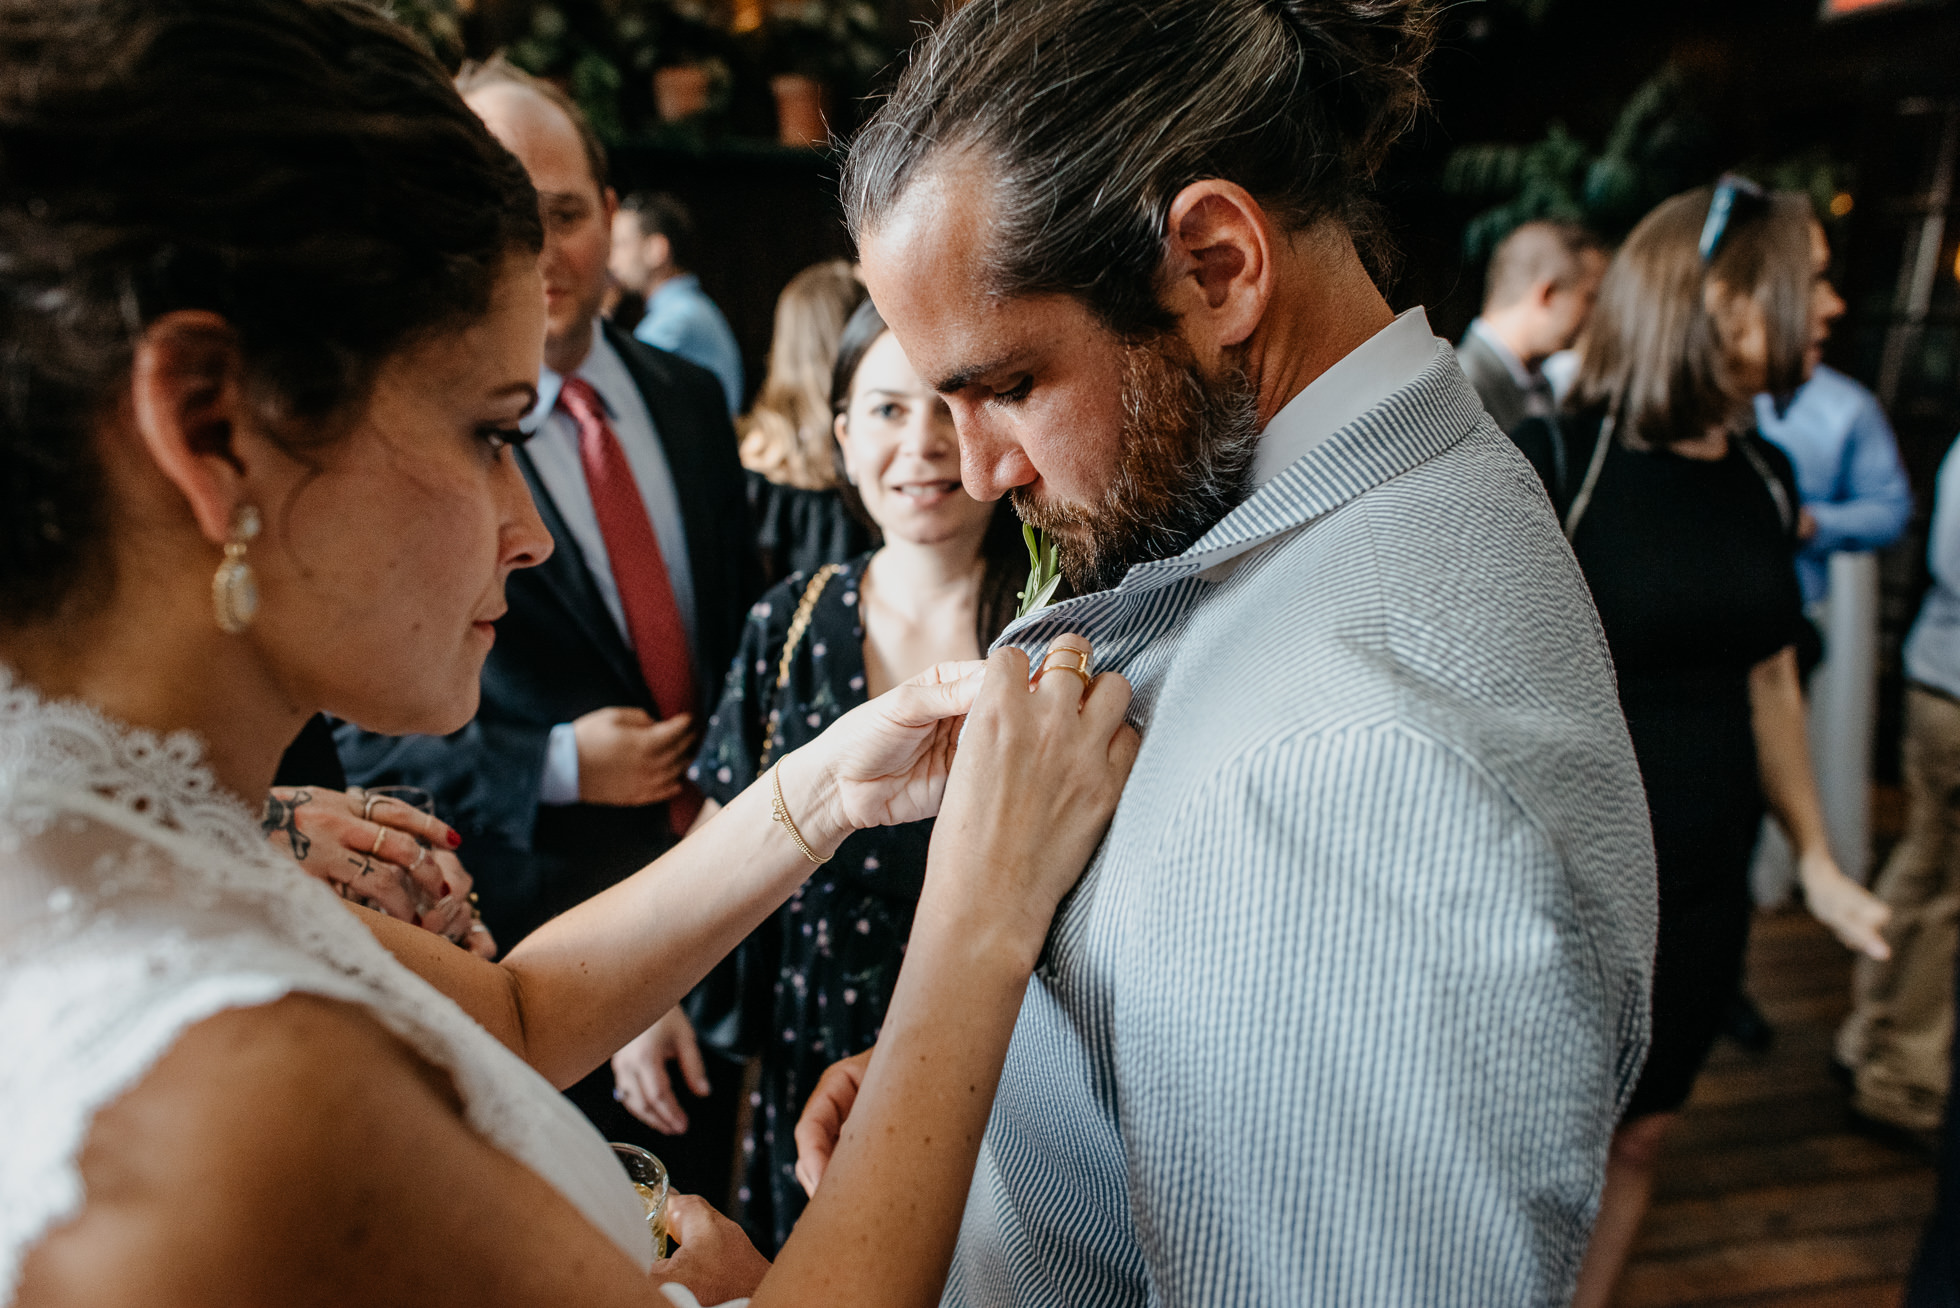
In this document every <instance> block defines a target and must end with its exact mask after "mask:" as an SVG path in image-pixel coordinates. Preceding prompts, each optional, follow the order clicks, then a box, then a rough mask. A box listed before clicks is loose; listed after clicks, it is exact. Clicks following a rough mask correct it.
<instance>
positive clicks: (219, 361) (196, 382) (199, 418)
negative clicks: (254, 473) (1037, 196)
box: [130, 309, 251, 545]
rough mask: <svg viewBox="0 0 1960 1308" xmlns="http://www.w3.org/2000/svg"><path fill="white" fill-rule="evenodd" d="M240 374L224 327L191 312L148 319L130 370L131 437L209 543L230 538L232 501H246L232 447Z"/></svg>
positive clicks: (242, 403) (241, 413) (234, 345)
mask: <svg viewBox="0 0 1960 1308" xmlns="http://www.w3.org/2000/svg"><path fill="white" fill-rule="evenodd" d="M243 374H244V365H243V360H242V359H241V357H240V355H239V352H238V337H237V334H236V333H235V332H234V331H233V330H232V327H231V324H229V323H227V322H226V321H225V320H224V319H223V318H221V317H219V316H218V315H217V314H215V313H208V312H205V311H203V310H191V309H186V310H180V311H178V312H176V313H170V314H165V315H164V316H163V317H161V318H159V319H157V320H156V321H155V322H153V323H151V324H150V326H149V327H148V329H146V330H145V331H144V333H143V336H142V339H141V340H139V341H138V342H137V343H136V352H135V359H134V361H133V364H132V366H131V368H130V410H131V413H132V415H133V417H134V421H135V435H136V439H137V440H138V441H139V442H140V443H141V445H142V448H143V449H144V450H146V451H147V452H148V453H149V456H150V458H151V459H152V460H154V461H155V463H156V466H157V468H158V470H159V471H161V472H162V473H163V475H164V477H165V478H166V479H167V480H168V481H169V482H170V483H171V484H172V485H174V486H175V487H176V488H177V490H178V491H179V492H180V493H181V494H182V495H183V497H184V500H185V502H186V503H187V504H189V505H190V510H191V515H192V517H194V518H195V519H196V521H197V526H198V530H199V531H200V532H201V533H202V534H203V535H204V537H205V539H206V540H209V541H210V542H211V543H212V544H214V545H221V544H223V543H224V542H225V541H226V540H227V539H228V538H229V537H230V535H231V532H232V521H233V517H234V515H235V514H236V513H237V511H238V508H239V506H240V505H242V504H245V503H248V502H250V500H251V496H250V494H249V490H248V481H249V479H250V474H249V470H248V468H247V461H246V458H245V457H244V456H243V455H242V453H241V451H240V448H239V446H240V437H241V435H242V434H243V432H244V430H245V429H246V416H247V414H246V398H245V385H244V375H243Z"/></svg>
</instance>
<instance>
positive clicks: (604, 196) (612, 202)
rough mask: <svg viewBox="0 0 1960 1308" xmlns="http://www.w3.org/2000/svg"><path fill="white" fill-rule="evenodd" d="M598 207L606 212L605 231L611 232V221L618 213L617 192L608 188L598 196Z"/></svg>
mask: <svg viewBox="0 0 1960 1308" xmlns="http://www.w3.org/2000/svg"><path fill="white" fill-rule="evenodd" d="M599 207H600V208H601V209H603V210H605V211H606V231H607V233H608V234H610V233H611V232H612V221H613V219H614V218H615V217H616V216H617V215H618V213H619V192H618V191H615V190H613V188H612V187H610V186H608V187H607V188H606V189H605V190H604V191H602V192H600V194H599Z"/></svg>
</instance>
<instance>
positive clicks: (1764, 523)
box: [1512, 178, 1886, 1306]
mask: <svg viewBox="0 0 1960 1308" xmlns="http://www.w3.org/2000/svg"><path fill="white" fill-rule="evenodd" d="M1829 263H1830V251H1829V248H1828V246H1827V245H1826V244H1825V241H1824V233H1823V229H1822V227H1821V226H1820V225H1819V223H1818V222H1817V220H1816V218H1815V217H1814V216H1813V215H1812V213H1811V211H1810V207H1809V203H1808V202H1807V201H1806V200H1805V199H1804V198H1803V197H1801V196H1797V195H1786V194H1769V193H1765V192H1763V191H1762V190H1760V189H1759V188H1757V187H1755V186H1753V185H1751V184H1750V183H1748V182H1746V181H1744V180H1743V179H1740V178H1724V179H1723V181H1722V182H1721V183H1720V184H1719V185H1717V186H1716V187H1713V188H1709V187H1703V188H1702V189H1700V190H1697V191H1690V192H1688V193H1686V194H1683V195H1678V196H1675V197H1674V198H1673V199H1671V200H1668V201H1666V202H1664V203H1663V204H1661V205H1660V206H1659V207H1658V208H1656V209H1655V210H1654V211H1653V212H1652V213H1650V214H1648V215H1647V217H1646V218H1645V219H1643V220H1642V221H1641V223H1640V225H1639V226H1638V227H1636V228H1635V229H1634V230H1633V233H1632V235H1630V236H1629V237H1628V238H1627V240H1626V243H1625V244H1624V245H1623V246H1621V247H1620V250H1619V252H1618V254H1616V255H1615V256H1614V258H1613V262H1612V264H1611V266H1610V267H1609V268H1608V270H1607V273H1606V280H1605V282H1604V284H1603V285H1602V286H1601V288H1600V298H1599V306H1598V308H1597V310H1596V311H1595V313H1594V315H1593V318H1592V321H1591V324H1590V325H1589V326H1588V328H1587V333H1586V336H1585V338H1584V340H1583V341H1582V342H1581V346H1580V350H1581V363H1580V371H1579V375H1578V378H1577V381H1576V382H1575V384H1574V388H1573V391H1572V394H1571V395H1570V397H1568V399H1567V401H1566V410H1567V411H1566V413H1565V414H1563V415H1562V416H1561V417H1560V420H1559V422H1558V423H1557V424H1556V426H1554V425H1553V424H1551V423H1547V422H1545V421H1543V420H1540V419H1533V420H1530V421H1527V422H1526V423H1524V424H1523V425H1522V426H1520V427H1519V428H1518V429H1517V430H1516V431H1515V432H1513V433H1512V438H1513V439H1514V440H1515V441H1516V442H1517V444H1518V445H1519V447H1520V448H1521V449H1522V450H1523V451H1524V452H1525V454H1526V456H1527V457H1529V458H1530V459H1531V461H1532V463H1533V465H1534V466H1535V467H1536V468H1537V469H1538V472H1539V475H1540V476H1541V477H1542V478H1543V480H1544V482H1545V486H1546V489H1547V491H1548V492H1549V493H1550V495H1551V498H1552V506H1553V508H1554V509H1555V510H1556V511H1557V513H1558V515H1559V518H1560V520H1561V522H1562V523H1563V524H1564V526H1565V531H1566V535H1567V537H1568V539H1570V540H1571V542H1572V548H1573V552H1574V553H1575V554H1576V555H1577V557H1578V561H1579V565H1580V567H1581V568H1582V569H1583V570H1584V572H1585V574H1586V580H1587V583H1588V585H1589V586H1590V587H1591V589H1592V593H1593V599H1594V602H1595V603H1596V604H1597V605H1598V606H1599V615H1600V622H1601V625H1602V626H1603V627H1604V629H1605V634H1606V640H1607V643H1608V645H1609V646H1610V648H1611V650H1612V654H1613V662H1614V667H1615V670H1616V672H1617V673H1618V677H1619V687H1620V702H1621V706H1622V708H1623V709H1624V710H1625V712H1626V717H1627V727H1628V730H1629V732H1630V733H1631V735H1632V737H1633V746H1634V753H1635V755H1636V756H1637V757H1638V759H1639V762H1640V769H1641V777H1642V780H1643V782H1644V783H1645V785H1646V787H1647V799H1648V807H1649V811H1650V812H1651V814H1652V817H1653V824H1654V847H1655V856H1656V863H1657V866H1658V870H1659V881H1660V931H1659V939H1658V947H1657V955H1656V959H1655V965H1654V989H1653V1010H1652V1013H1653V1026H1652V1041H1651V1044H1650V1045H1649V1049H1648V1054H1647V1062H1646V1065H1645V1067H1644V1068H1643V1070H1642V1072H1641V1076H1640V1081H1639V1083H1638V1085H1637V1086H1636V1087H1635V1089H1634V1092H1633V1097H1632V1101H1631V1102H1630V1103H1629V1104H1628V1105H1627V1108H1626V1111H1625V1114H1624V1115H1623V1117H1622V1119H1621V1125H1620V1129H1619V1131H1618V1133H1617V1134H1616V1136H1615V1138H1614V1145H1613V1150H1612V1153H1611V1155H1610V1157H1609V1160H1608V1163H1607V1177H1606V1190H1605V1194H1604V1197H1603V1199H1602V1201H1601V1206H1600V1214H1599V1220H1598V1223H1597V1225H1596V1226H1595V1228H1594V1233H1593V1240H1592V1246H1591V1248H1590V1250H1589V1251H1588V1253H1587V1257H1586V1263H1585V1266H1584V1268H1583V1269H1582V1271H1581V1273H1580V1279H1579V1291H1578V1296H1577V1298H1576V1299H1575V1303H1577V1304H1579V1305H1583V1306H1591V1305H1603V1304H1605V1303H1606V1302H1607V1301H1608V1298H1609V1297H1610V1295H1611V1293H1612V1289H1613V1285H1614V1283H1615V1282H1616V1281H1617V1280H1618V1277H1619V1273H1620V1269H1621V1267H1622V1265H1623V1264H1624V1263H1625V1260H1626V1255H1627V1251H1628V1249H1629V1248H1630V1247H1631V1245H1632V1241H1633V1237H1634V1234H1635V1232H1636V1231H1637V1229H1638V1227H1639V1224H1640V1219H1641V1216H1642V1215H1643V1214H1644V1213H1645V1211H1646V1207H1647V1201H1648V1198H1649V1195H1650V1194H1651V1191H1652V1185H1653V1176H1654V1162H1655V1158H1656V1155H1657V1153H1658V1151H1659V1149H1660V1147H1661V1144H1662V1141H1663V1140H1664V1138H1665V1136H1666V1133H1667V1130H1668V1127H1669V1125H1670V1124H1671V1123H1672V1121H1673V1119H1674V1116H1675V1114H1676V1113H1677V1112H1678V1110H1679V1109H1680V1107H1681V1105H1682V1104H1683V1103H1685V1102H1686V1100H1687V1098H1688V1094H1689V1091H1690V1090H1691V1089H1692V1088H1693V1085H1694V1081H1695V1077H1696V1075H1697V1074H1698V1073H1699V1072H1700V1070H1701V1067H1702V1064H1703V1063H1704V1062H1705V1061H1706V1059H1707V1057H1708V1052H1709V1049H1710V1047H1711V1046H1712V1045H1713V1043H1714V1040H1715V1037H1716V1034H1717V1032H1718V1031H1719V1029H1720V1027H1721V1025H1722V1019H1723V1014H1724V1011H1725V1007H1726V1005H1727V1003H1728V1000H1729V997H1730V996H1731V995H1733V994H1734V993H1735V987H1736V983H1737V981H1738V980H1739V978H1740V975H1741V970H1742V963H1743V955H1744V950H1745V948H1746V946H1747V944H1748V938H1749V920H1750V914H1751V910H1752V904H1751V901H1750V895H1749V885H1748V869H1749V860H1750V854H1751V851H1752V849H1753V847H1754V844H1755V838H1756V831H1757V827H1758V824H1759V823H1760V821H1761V817H1762V812H1763V808H1764V805H1765V803H1767V806H1768V808H1769V810H1770V811H1771V812H1772V813H1773V814H1774V815H1775V816H1776V818H1777V819H1778V820H1779V821H1780V822H1781V823H1782V825H1783V827H1784V829H1785V831H1787V832H1788V833H1789V835H1790V843H1791V845H1792V846H1793V847H1794V848H1795V849H1796V850H1797V852H1798V866H1799V873H1800V877H1801V880H1802V884H1803V888H1804V894H1805V898H1806V901H1807V902H1808V904H1809V906H1810V910H1811V912H1812V913H1814V914H1815V915H1816V916H1817V917H1818V919H1819V920H1821V921H1822V922H1824V923H1825V924H1826V925H1827V926H1829V927H1830V928H1831V929H1832V930H1833V931H1834V932H1836V933H1837V936H1838V938H1839V939H1840V940H1842V941H1843V942H1844V943H1845V944H1846V945H1847V946H1849V947H1850V948H1853V949H1856V950H1858V951H1860V952H1862V953H1866V954H1870V955H1872V956H1874V957H1883V956H1884V954H1885V951H1886V945H1885V941H1884V938H1883V936H1882V935H1881V934H1880V932H1881V929H1882V928H1883V926H1884V924H1885V919H1886V910H1885V908H1884V906H1883V905H1882V904H1880V903H1879V902H1878V901H1877V900H1876V899H1875V898H1873V897H1872V896H1871V895H1870V894H1869V893H1868V892H1866V891H1865V890H1864V889H1863V888H1862V887H1861V886H1859V885H1858V884H1857V883H1855V882H1853V881H1851V880H1850V879H1849V878H1848V877H1846V876H1845V875H1844V874H1843V873H1842V872H1841V871H1839V869H1838V867H1837V864H1836V862H1835V861H1834V860H1833V859H1832V857H1831V853H1830V848H1829V845H1828V843H1827V840H1826V835H1825V830H1824V823H1823V817H1822V813H1821V810H1820V806H1819V802H1818V798H1817V789H1816V784H1815V782H1814V780H1813V779H1812V774H1811V769H1810V757H1809V748H1808V744H1807V741H1806V737H1805V734H1804V733H1805V726H1804V706H1803V692H1802V688H1801V686H1800V684H1799V681H1798V676H1797V662H1796V650H1795V646H1796V642H1797V639H1798V635H1799V632H1800V631H1801V628H1802V623H1803V607H1802V597H1801V594H1800V592H1799V589H1798V584H1797V575H1796V568H1795V557H1796V550H1797V548H1798V545H1799V539H1798V534H1799V513H1800V505H1799V502H1798V499H1797V489H1796V485H1795V481H1794V478H1793V477H1792V475H1791V471H1790V466H1789V462H1788V460H1787V459H1786V458H1785V457H1784V455H1783V454H1782V453H1781V452H1780V451H1778V450H1777V449H1776V448H1775V447H1774V446H1772V445H1770V444H1769V443H1768V442H1767V441H1765V440H1764V439H1763V438H1762V437H1761V436H1760V435H1758V434H1757V433H1756V431H1755V430H1754V427H1753V411H1752V407H1751V406H1752V397H1753V396H1754V395H1756V394H1757V393H1758V392H1765V391H1767V392H1769V393H1771V394H1774V395H1782V396H1787V395H1789V393H1790V392H1792V391H1793V390H1795V389H1796V387H1797V386H1798V385H1799V384H1801V383H1802V381H1803V380H1804V378H1805V377H1807V376H1808V375H1809V373H1810V371H1811V369H1813V368H1815V367H1816V366H1817V363H1818V361H1819V358H1820V357H1821V354H1822V347H1823V342H1824V339H1825V336H1826V334H1827V333H1828V331H1829V328H1830V324H1831V322H1832V321H1833V320H1834V319H1836V318H1837V317H1838V316H1839V315H1840V314H1841V313H1843V311H1844V303H1843V301H1841V300H1840V299H1839V298H1838V296H1837V293H1836V292H1835V291H1834V290H1833V289H1832V288H1831V285H1830V283H1829V281H1828V280H1827V274H1828V270H1829ZM1555 441H1562V442H1563V445H1562V448H1560V447H1558V446H1555V445H1554V442H1555Z"/></svg>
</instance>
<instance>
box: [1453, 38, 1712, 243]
mask: <svg viewBox="0 0 1960 1308" xmlns="http://www.w3.org/2000/svg"><path fill="white" fill-rule="evenodd" d="M1705 136H1706V133H1705V131H1704V129H1703V127H1702V124H1701V123H1700V121H1699V120H1698V119H1697V117H1696V116H1695V114H1694V112H1693V111H1692V109H1691V108H1690V107H1689V105H1688V103H1687V97H1686V95H1685V93H1684V87H1683V82H1682V78H1681V76H1680V74H1679V73H1678V72H1677V71H1675V70H1674V69H1672V68H1664V69H1662V70H1661V71H1660V72H1659V73H1657V74H1656V75H1655V76H1653V77H1652V78H1650V79H1648V81H1647V82H1646V83H1644V84H1643V85H1642V86H1641V87H1640V89H1639V90H1637V91H1635V92H1634V93H1633V96H1632V98H1630V99H1629V100H1628V101H1627V103H1626V105H1625V107H1624V108H1622V109H1621V111H1620V114H1619V118H1618V119H1617V120H1616V121H1615V123H1614V125H1613V130H1612V132H1611V133H1610V134H1609V135H1608V136H1607V139H1606V142H1605V144H1604V146H1603V147H1601V148H1600V149H1598V150H1595V149H1593V148H1592V147H1591V146H1590V145H1588V144H1587V143H1586V142H1585V141H1583V140H1581V139H1580V138H1578V137H1576V136H1574V135H1573V134H1572V132H1571V131H1570V130H1569V129H1568V128H1567V127H1566V126H1565V124H1564V123H1562V122H1560V121H1558V120H1557V119H1554V120H1552V122H1551V124H1550V125H1549V126H1548V127H1547V128H1546V129H1545V135H1544V136H1543V137H1541V138H1539V139H1538V140H1536V141H1533V142H1531V143H1530V144H1528V145H1517V144H1511V143H1505V142H1491V143H1485V144H1480V145H1466V146H1463V147H1461V148H1459V149H1457V150H1456V151H1454V152H1453V153H1452V154H1451V155H1450V157H1449V160H1448V161H1447V162H1446V163H1445V164H1444V167H1443V189H1444V190H1445V191H1447V192H1448V193H1450V194H1452V195H1460V196H1464V197H1466V198H1470V199H1478V200H1495V201H1496V203H1494V204H1492V205H1491V206H1490V207H1489V208H1487V209H1484V210H1483V211H1482V212H1480V213H1478V214H1477V215H1476V216H1475V217H1474V218H1472V219H1471V220H1470V222H1469V224H1468V225H1467V226H1466V227H1465V228H1464V231H1463V257H1464V258H1465V259H1466V260H1468V261H1470V262H1471V263H1473V264H1481V263H1482V262H1483V261H1484V260H1485V259H1487V258H1489V257H1490V253H1491V251H1492V250H1493V249H1495V248H1496V247H1497V243H1498V242H1499V241H1501V240H1503V239H1504V237H1505V236H1507V235H1509V234H1510V232H1511V231H1512V230H1513V229H1514V228H1516V227H1517V226H1518V225H1519V224H1521V223H1526V222H1530V221H1531V220H1533V219H1535V218H1551V219H1561V220H1565V221H1569V222H1580V223H1584V224H1585V225H1586V226H1588V227H1591V228H1592V229H1593V230H1595V231H1597V232H1599V233H1601V234H1602V235H1605V236H1608V237H1618V236H1622V235H1624V234H1625V233H1626V232H1627V231H1628V230H1629V229H1631V228H1632V226H1633V224H1634V223H1636V222H1638V221H1639V220H1640V217H1641V215H1642V214H1644V213H1646V212H1647V210H1649V209H1651V208H1652V207H1653V206H1654V205H1655V204H1657V203H1659V202H1660V201H1661V200H1663V199H1665V198H1667V197H1668V196H1669V195H1672V194H1674V193H1675V192H1676V191H1680V190H1683V189H1685V188H1686V187H1689V186H1692V185H1694V184H1695V183H1696V182H1699V181H1704V180H1706V179H1705V178H1703V177H1701V176H1699V175H1698V168H1699V157H1700V155H1701V153H1702V149H1701V147H1702V143H1703V141H1704V139H1705Z"/></svg>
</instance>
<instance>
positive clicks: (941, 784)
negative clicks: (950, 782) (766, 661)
mask: <svg viewBox="0 0 1960 1308" xmlns="http://www.w3.org/2000/svg"><path fill="white" fill-rule="evenodd" d="M986 670H987V665H986V664H985V663H981V662H978V661H971V662H961V663H939V664H935V665H933V666H932V667H930V668H927V669H926V670H925V671H924V672H921V673H920V674H919V675H918V676H916V677H914V678H912V679H911V680H910V681H907V682H904V683H902V684H900V685H897V686H893V687H892V688H891V689H890V690H888V691H886V692H885V693H884V694H882V695H880V696H878V698H876V699H874V700H872V701H871V702H870V703H868V704H860V705H858V706H857V707H856V708H854V709H852V710H851V711H850V712H849V713H846V714H845V715H844V716H843V717H841V718H839V719H837V721H835V722H833V723H831V725H830V727H829V729H828V730H826V731H825V732H824V733H823V734H822V735H821V736H819V737H817V738H816V739H815V740H813V741H811V742H810V743H809V744H807V745H805V746H804V747H803V748H801V749H799V750H797V751H795V753H793V754H790V755H788V756H787V757H786V758H785V760H784V762H785V763H787V764H788V766H787V767H784V768H783V771H782V773H781V774H780V776H781V778H782V780H783V781H784V783H785V784H786V785H791V784H794V785H796V786H797V787H798V788H800V789H801V790H802V791H803V793H804V796H805V797H806V798H804V799H803V800H802V801H801V802H798V803H796V804H794V805H792V809H793V811H795V812H796V813H797V814H798V818H797V820H798V822H799V823H800V822H802V821H803V817H802V815H803V814H804V813H813V814H815V813H817V811H818V808H819V806H820V807H821V813H822V816H820V817H819V818H818V819H817V823H816V824H813V825H811V826H807V827H806V828H805V830H804V835H805V837H806V838H807V839H809V840H811V841H812V843H814V844H815V845H816V846H817V848H819V849H826V850H828V849H834V848H835V847H836V845H837V843H838V842H840V841H842V840H843V838H844V837H845V836H847V835H849V834H850V833H851V832H853V831H858V830H862V829H864V828H866V827H887V826H897V825H899V824H901V823H905V822H917V821H919V820H920V819H922V818H929V817H931V816H932V815H933V814H935V813H937V812H938V811H939V800H940V796H942V795H943V794H944V793H945V790H946V777H947V774H948V773H949V772H950V771H951V770H952V765H953V750H954V747H955V746H956V745H957V744H958V743H959V738H960V724H961V723H962V722H963V721H964V720H965V714H966V711H967V710H968V709H969V708H971V707H972V706H973V701H974V698H975V696H977V695H978V694H979V693H980V687H981V684H982V682H983V680H984V678H985V674H986ZM778 766H779V767H781V766H782V764H778ZM813 800H814V801H815V802H814V803H813V802H811V801H813Z"/></svg>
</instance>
